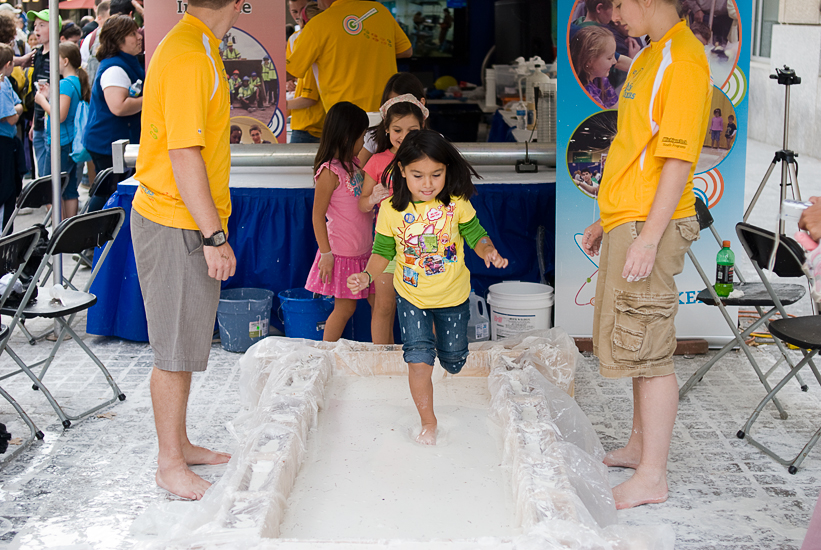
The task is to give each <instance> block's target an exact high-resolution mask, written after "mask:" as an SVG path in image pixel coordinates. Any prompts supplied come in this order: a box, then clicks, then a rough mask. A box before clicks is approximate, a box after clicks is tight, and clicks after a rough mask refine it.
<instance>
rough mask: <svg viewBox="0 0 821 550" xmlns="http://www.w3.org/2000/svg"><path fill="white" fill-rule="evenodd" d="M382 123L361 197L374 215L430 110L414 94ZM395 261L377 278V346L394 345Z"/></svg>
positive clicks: (389, 109)
mask: <svg viewBox="0 0 821 550" xmlns="http://www.w3.org/2000/svg"><path fill="white" fill-rule="evenodd" d="M380 111H381V113H382V122H380V123H379V126H377V128H376V129H377V131H376V153H375V154H374V155H373V156H372V157H371V158H370V159H369V160H368V162H367V164H365V181H364V183H363V185H362V195H361V196H360V197H359V209H360V210H362V211H363V212H370V211H372V210H373V209H374V207H377V208H378V205H379V204H380V203H381V202H382V201H383V200H385V199H386V198H388V197H390V196H391V187H390V184H391V180H390V174H388V173H387V171H386V168H387V167H388V165H390V163H391V161H393V159H394V157H395V156H396V151H397V150H398V149H399V146H400V145H402V140H404V139H405V136H407V135H408V132H411V131H413V130H421V129H422V128H423V127H424V126H425V119H427V118H428V110H427V108H426V107H425V106H424V105H422V103H421V102H420V101H419V100H418V99H416V97H414V96H413V94H404V95H400V96H397V97H395V98H393V99H389V100H388V101H387V102H385V104H384V105H382V107H381V109H380ZM395 267H396V262H394V261H391V263H390V264H388V267H387V269H385V271H384V273H379V274H377V275H376V276H375V277H374V285H375V286H376V299H375V300H374V305H373V317H372V318H371V337H372V339H373V343H374V344H393V315H394V313H395V312H396V293H395V292H394V290H393V271H394V269H395Z"/></svg>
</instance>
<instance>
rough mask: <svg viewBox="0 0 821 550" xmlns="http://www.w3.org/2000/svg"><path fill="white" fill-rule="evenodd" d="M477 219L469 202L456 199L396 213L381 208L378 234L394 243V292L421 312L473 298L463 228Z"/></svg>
mask: <svg viewBox="0 0 821 550" xmlns="http://www.w3.org/2000/svg"><path fill="white" fill-rule="evenodd" d="M475 217H476V210H474V209H473V206H472V205H471V204H470V202H468V201H466V200H464V199H455V200H453V201H452V202H451V203H450V204H449V205H447V206H446V205H444V204H442V203H441V202H439V201H437V200H435V199H434V200H431V201H428V202H425V203H417V204H414V203H410V204H408V207H407V208H406V209H405V210H403V211H402V212H397V211H396V210H395V209H394V208H393V206H392V205H391V203H390V201H384V202H383V203H382V205H381V206H380V208H379V217H378V218H377V220H376V232H377V233H380V234H382V235H385V236H387V237H391V238H393V239H394V242H395V243H396V270H395V271H394V279H393V287H394V288H395V289H396V292H397V293H398V294H399V295H400V296H402V297H403V298H405V299H406V300H407V301H409V302H410V303H412V304H413V305H415V306H416V307H418V308H421V309H425V308H438V307H453V306H458V305H459V304H461V303H462V302H464V301H465V300H467V299H468V296H469V295H470V271H468V268H467V266H466V265H465V240H464V238H463V237H462V235H461V233H459V224H460V223H467V222H469V221H470V220H472V219H473V218H475Z"/></svg>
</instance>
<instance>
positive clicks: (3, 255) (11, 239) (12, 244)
mask: <svg viewBox="0 0 821 550" xmlns="http://www.w3.org/2000/svg"><path fill="white" fill-rule="evenodd" d="M41 231H42V229H41V228H39V227H30V228H29V229H26V230H24V231H20V232H18V233H15V234H13V235H9V236H7V237H2V238H0V275H4V276H5V275H7V274H11V275H12V276H11V279H10V280H9V281H8V283H7V286H6V290H5V292H3V295H2V296H0V306H2V305H3V304H5V303H6V302H7V301H8V298H9V296H11V294H12V290H13V288H14V285H15V283H16V282H17V281H18V279H19V278H20V274H21V273H22V272H23V268H24V267H25V265H26V262H27V261H28V259H29V258H30V257H31V253H32V251H33V250H34V247H35V246H36V245H37V240H38V239H39V237H40V233H41ZM10 336H11V329H10V328H9V327H7V326H5V325H0V342H3V344H4V343H5V342H6V341H7V340H8V338H9V337H10ZM3 344H0V346H2V345H3ZM6 378H8V376H0V380H5V379H6ZM0 396H2V397H3V398H5V399H6V401H8V402H9V403H10V404H11V406H12V407H14V410H15V411H17V414H18V415H19V416H20V418H21V419H22V420H23V422H25V424H26V425H27V426H28V428H29V432H30V433H29V436H28V438H26V440H25V441H24V442H23V444H22V445H20V446H19V447H17V448H16V449H15V450H14V451H12V452H11V453H8V454H7V455H6V456H5V457H3V460H2V461H0V466H4V465H5V464H6V463H8V462H9V461H11V460H12V459H13V458H14V457H16V456H17V455H18V454H20V453H22V452H23V450H24V449H26V447H28V446H29V445H31V443H32V442H34V440H35V439H43V432H41V431H40V430H39V429H37V426H35V425H34V422H33V421H32V420H31V418H30V417H29V415H28V414H26V411H24V410H23V408H22V407H21V406H20V405H19V404H18V403H17V401H15V400H14V398H13V397H12V396H11V395H9V393H8V392H7V391H6V390H5V389H3V387H2V386H0Z"/></svg>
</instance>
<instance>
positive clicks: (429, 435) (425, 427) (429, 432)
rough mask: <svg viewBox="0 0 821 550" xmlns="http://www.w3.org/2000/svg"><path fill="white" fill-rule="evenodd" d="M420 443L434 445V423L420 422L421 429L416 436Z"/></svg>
mask: <svg viewBox="0 0 821 550" xmlns="http://www.w3.org/2000/svg"><path fill="white" fill-rule="evenodd" d="M416 442H417V443H421V444H422V445H436V424H422V431H421V432H419V435H417V436H416Z"/></svg>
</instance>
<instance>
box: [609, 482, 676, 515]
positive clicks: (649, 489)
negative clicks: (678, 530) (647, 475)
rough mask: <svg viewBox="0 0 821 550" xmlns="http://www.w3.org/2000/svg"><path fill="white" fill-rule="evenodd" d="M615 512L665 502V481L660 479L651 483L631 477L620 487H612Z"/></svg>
mask: <svg viewBox="0 0 821 550" xmlns="http://www.w3.org/2000/svg"><path fill="white" fill-rule="evenodd" d="M613 498H614V499H615V500H616V510H626V509H628V508H634V507H636V506H641V505H642V504H658V503H660V502H664V501H665V500H667V480H666V479H664V478H662V479H661V480H660V481H658V482H652V481H648V480H645V479H643V478H642V477H639V476H638V475H633V477H631V478H630V479H628V480H627V481H625V482H624V483H622V484H620V485H616V486H615V487H613Z"/></svg>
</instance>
